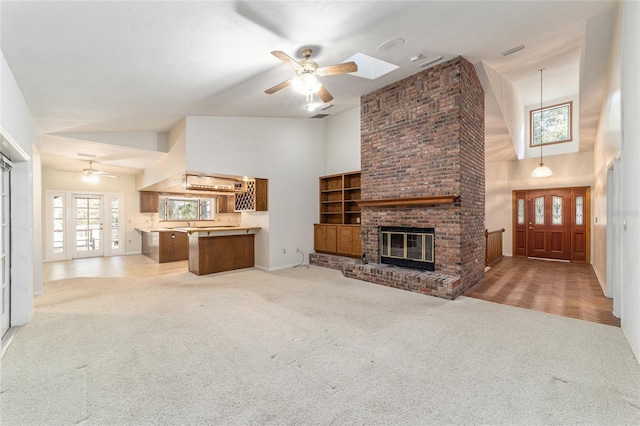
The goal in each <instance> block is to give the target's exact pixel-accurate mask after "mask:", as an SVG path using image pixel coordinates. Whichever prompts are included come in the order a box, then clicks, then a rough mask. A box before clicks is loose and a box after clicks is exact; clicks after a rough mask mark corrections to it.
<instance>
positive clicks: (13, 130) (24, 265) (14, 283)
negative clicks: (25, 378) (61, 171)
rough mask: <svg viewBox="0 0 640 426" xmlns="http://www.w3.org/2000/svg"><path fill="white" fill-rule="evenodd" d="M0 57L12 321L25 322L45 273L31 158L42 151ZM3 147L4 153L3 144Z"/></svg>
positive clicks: (0, 125) (0, 114) (0, 118)
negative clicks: (8, 165)
mask: <svg viewBox="0 0 640 426" xmlns="http://www.w3.org/2000/svg"><path fill="white" fill-rule="evenodd" d="M0 53H1V52H0ZM0 56H1V58H0V59H1V60H0V87H1V88H2V90H0V133H1V134H2V137H3V138H4V139H5V140H6V141H7V142H8V148H7V150H8V151H10V155H9V158H10V159H11V160H12V161H14V162H15V167H14V169H13V171H12V181H11V182H12V188H11V191H12V192H11V197H12V208H13V212H12V215H11V233H12V249H11V253H12V256H11V262H12V268H11V324H12V325H22V324H26V323H28V322H29V321H31V318H32V316H33V290H34V286H35V287H41V285H42V284H41V283H37V284H34V277H41V276H42V264H41V263H38V264H36V263H35V262H34V246H35V243H36V242H39V240H38V238H37V237H35V236H34V233H33V210H34V208H40V205H39V203H38V202H37V201H35V200H34V185H33V162H32V160H31V153H32V152H33V150H34V149H35V150H36V151H39V150H40V142H39V140H38V131H37V128H36V126H35V123H34V121H33V117H32V116H31V112H30V111H29V108H28V106H27V103H26V102H25V100H24V97H23V96H22V92H21V91H20V88H19V87H18V84H17V83H16V80H15V78H14V76H13V73H12V72H11V69H10V68H9V65H8V64H7V61H6V60H5V58H4V54H1V55H0ZM9 148H10V149H9ZM0 150H1V151H2V152H3V153H5V147H4V145H3V146H2V148H0ZM38 199H39V198H38ZM34 238H35V240H34ZM36 271H37V272H36Z"/></svg>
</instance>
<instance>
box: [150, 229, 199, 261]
mask: <svg viewBox="0 0 640 426" xmlns="http://www.w3.org/2000/svg"><path fill="white" fill-rule="evenodd" d="M142 254H144V255H145V256H147V257H150V258H151V259H153V260H155V261H156V262H158V263H166V262H175V261H178V260H187V259H189V237H188V235H187V234H186V233H185V232H178V231H143V232H142Z"/></svg>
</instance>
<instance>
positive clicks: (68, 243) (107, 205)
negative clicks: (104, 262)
mask: <svg viewBox="0 0 640 426" xmlns="http://www.w3.org/2000/svg"><path fill="white" fill-rule="evenodd" d="M75 195H100V196H102V197H103V203H102V218H103V248H104V253H103V254H102V256H104V257H109V256H119V255H123V254H125V247H126V246H125V243H126V241H125V237H126V226H125V223H126V222H127V221H126V217H125V212H126V209H125V194H124V193H121V192H98V191H66V190H54V189H47V190H45V214H44V221H45V226H44V228H45V238H44V246H45V250H44V256H45V259H44V261H45V262H51V261H59V260H72V259H73V258H74V249H73V247H72V245H73V243H74V242H75V238H74V236H73V233H74V232H75V223H74V217H75V214H74V213H73V209H74V196H75ZM55 196H60V197H62V198H63V200H64V244H63V249H62V252H60V253H54V248H53V238H52V237H53V203H52V200H53V197H55ZM114 199H118V200H119V202H118V211H119V212H118V216H119V220H118V227H117V229H118V236H119V239H118V247H114V246H112V242H113V241H112V232H111V231H112V229H111V208H112V202H113V200H114Z"/></svg>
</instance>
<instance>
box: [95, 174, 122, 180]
mask: <svg viewBox="0 0 640 426" xmlns="http://www.w3.org/2000/svg"><path fill="white" fill-rule="evenodd" d="M100 176H104V177H108V178H112V179H118V178H119V177H120V176H116V175H110V174H108V173H105V174H102V175H100Z"/></svg>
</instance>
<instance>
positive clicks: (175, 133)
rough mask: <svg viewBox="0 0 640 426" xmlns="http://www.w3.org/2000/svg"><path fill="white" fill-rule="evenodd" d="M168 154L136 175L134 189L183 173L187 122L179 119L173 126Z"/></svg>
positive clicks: (185, 160)
mask: <svg viewBox="0 0 640 426" xmlns="http://www.w3.org/2000/svg"><path fill="white" fill-rule="evenodd" d="M168 145H169V152H168V153H167V154H166V155H164V156H163V157H162V158H160V159H159V160H157V161H155V162H154V163H153V164H151V165H149V166H147V167H146V168H145V169H144V172H143V173H140V174H138V175H136V189H139V190H140V189H144V188H146V187H147V186H149V185H153V184H154V183H158V182H160V181H161V180H163V179H166V178H169V177H171V176H175V175H178V174H180V173H184V171H185V170H186V168H185V166H186V163H187V157H186V156H187V120H186V118H183V119H181V120H180V121H178V122H177V123H176V124H174V125H173V127H172V128H171V130H169V135H168Z"/></svg>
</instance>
